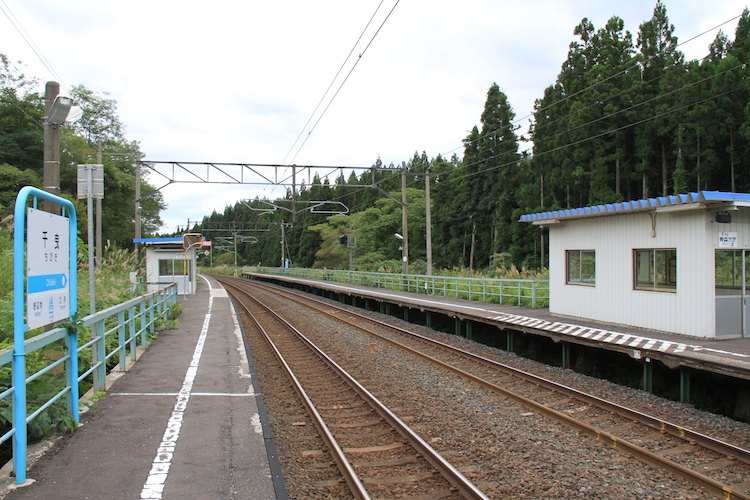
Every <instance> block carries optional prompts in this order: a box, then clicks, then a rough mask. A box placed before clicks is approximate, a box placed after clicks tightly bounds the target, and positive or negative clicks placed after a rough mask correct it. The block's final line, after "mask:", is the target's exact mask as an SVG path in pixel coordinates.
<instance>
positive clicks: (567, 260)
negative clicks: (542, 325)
mask: <svg viewBox="0 0 750 500" xmlns="http://www.w3.org/2000/svg"><path fill="white" fill-rule="evenodd" d="M520 221H521V222H530V223H532V224H535V225H540V226H544V227H546V228H548V229H549V268H550V278H549V294H550V297H549V310H550V312H551V313H553V314H557V315H562V316H570V317H579V318H588V319H592V320H598V321H603V322H608V323H616V324H621V325H628V326H635V327H641V328H647V329H651V330H659V331H664V332H673V333H679V334H683V335H690V336H695V337H704V338H715V339H723V338H727V339H728V338H742V337H748V336H750V306H748V304H747V299H748V295H750V194H746V193H726V192H718V191H701V192H697V193H689V194H681V195H676V196H666V197H659V198H649V199H643V200H635V201H626V202H621V203H609V204H604V205H595V206H588V207H583V208H574V209H566V210H553V211H548V212H541V213H533V214H526V215H523V216H522V217H521V219H520Z"/></svg>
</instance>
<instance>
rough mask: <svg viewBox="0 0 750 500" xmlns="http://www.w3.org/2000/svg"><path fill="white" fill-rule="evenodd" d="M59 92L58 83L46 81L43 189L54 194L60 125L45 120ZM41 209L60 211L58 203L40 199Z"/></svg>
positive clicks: (57, 188) (57, 181)
mask: <svg viewBox="0 0 750 500" xmlns="http://www.w3.org/2000/svg"><path fill="white" fill-rule="evenodd" d="M59 93H60V84H59V83H57V82H47V85H46V86H45V88H44V116H45V120H44V168H43V181H42V182H43V186H44V190H45V191H47V192H48V193H52V194H54V195H59V194H60V127H59V126H58V125H53V124H51V123H48V122H47V119H46V117H48V116H49V114H50V111H51V110H52V104H53V103H54V102H55V98H56V97H57V95H58V94H59ZM42 209H43V210H44V211H46V212H51V213H56V214H59V213H60V205H58V204H57V203H53V202H51V201H47V200H42Z"/></svg>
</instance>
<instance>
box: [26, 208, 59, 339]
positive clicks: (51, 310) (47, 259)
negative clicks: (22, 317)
mask: <svg viewBox="0 0 750 500" xmlns="http://www.w3.org/2000/svg"><path fill="white" fill-rule="evenodd" d="M26 210H27V211H26V221H27V224H26V323H27V324H28V325H29V329H33V328H38V327H40V326H44V325H49V324H50V323H54V322H56V321H60V320H64V319H67V318H68V316H69V315H70V310H69V308H70V284H69V282H70V276H69V273H70V246H69V245H68V242H69V237H70V227H69V224H70V221H69V219H68V218H67V217H61V216H59V215H55V214H51V213H49V212H43V211H41V210H35V209H33V208H27V209H26Z"/></svg>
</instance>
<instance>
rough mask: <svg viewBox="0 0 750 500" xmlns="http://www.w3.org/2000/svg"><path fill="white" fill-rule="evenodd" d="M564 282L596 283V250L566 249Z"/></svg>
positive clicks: (572, 283) (590, 284)
mask: <svg viewBox="0 0 750 500" xmlns="http://www.w3.org/2000/svg"><path fill="white" fill-rule="evenodd" d="M565 257H566V261H567V273H566V282H567V283H568V284H571V285H589V286H594V285H595V284H596V252H595V251H594V250H566V251H565Z"/></svg>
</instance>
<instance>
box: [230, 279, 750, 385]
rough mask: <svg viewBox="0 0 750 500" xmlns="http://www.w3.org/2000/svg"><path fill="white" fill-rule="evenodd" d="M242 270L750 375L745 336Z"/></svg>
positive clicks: (674, 364) (673, 364)
mask: <svg viewBox="0 0 750 500" xmlns="http://www.w3.org/2000/svg"><path fill="white" fill-rule="evenodd" d="M243 276H244V277H246V278H251V279H258V280H263V281H266V282H275V283H278V284H286V285H292V286H296V287H309V288H313V289H317V290H322V291H326V292H330V293H333V294H340V295H344V296H351V297H357V298H359V299H362V300H373V301H377V302H381V303H389V304H393V305H396V306H399V307H402V308H408V309H413V310H419V311H420V312H430V313H437V314H443V315H447V316H450V317H453V318H456V319H457V320H460V321H470V322H478V323H483V324H487V325H492V326H496V327H498V328H500V329H502V330H506V331H515V332H521V333H529V334H534V335H541V336H545V337H548V338H550V339H552V340H553V341H555V342H568V343H571V344H578V345H585V346H588V347H593V348H596V349H606V350H610V351H616V352H621V353H625V354H627V355H629V356H630V357H631V358H634V359H644V360H646V359H648V360H658V361H661V362H663V363H664V364H665V365H666V366H668V367H669V368H679V367H688V368H693V369H698V370H705V371H709V372H713V373H719V374H722V375H727V376H731V377H737V378H742V379H746V380H750V338H737V339H722V340H713V339H706V338H696V337H690V336H686V335H679V334H674V333H668V332H659V331H653V330H646V329H641V328H635V327H628V326H623V325H613V324H608V323H602V322H596V321H591V320H588V319H583V318H570V317H559V316H556V315H553V314H551V313H550V312H549V309H546V308H534V309H530V308H525V307H519V306H509V305H501V304H488V303H483V302H474V301H469V300H463V299H455V298H450V297H441V296H435V295H425V294H418V293H413V292H401V291H394V290H387V289H382V288H375V287H369V286H362V285H351V284H343V283H336V282H332V281H322V280H312V279H304V278H298V277H291V276H281V275H270V274H260V273H244V274H243Z"/></svg>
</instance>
